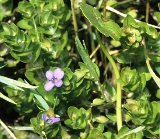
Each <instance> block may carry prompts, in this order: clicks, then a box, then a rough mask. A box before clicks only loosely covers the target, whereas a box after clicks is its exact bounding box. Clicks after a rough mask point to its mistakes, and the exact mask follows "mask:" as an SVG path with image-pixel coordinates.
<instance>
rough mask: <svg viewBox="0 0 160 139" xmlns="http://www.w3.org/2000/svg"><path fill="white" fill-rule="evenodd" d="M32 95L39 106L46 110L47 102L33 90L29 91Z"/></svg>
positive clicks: (47, 107)
mask: <svg viewBox="0 0 160 139" xmlns="http://www.w3.org/2000/svg"><path fill="white" fill-rule="evenodd" d="M30 90H31V92H32V93H33V95H34V96H35V97H36V98H37V100H38V101H39V102H40V104H41V106H42V107H43V108H44V109H45V110H48V109H49V106H48V104H47V102H46V101H45V100H44V99H43V98H42V96H41V95H40V94H39V93H38V92H37V91H36V90H34V89H30Z"/></svg>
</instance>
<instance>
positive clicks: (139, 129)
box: [118, 126, 145, 139]
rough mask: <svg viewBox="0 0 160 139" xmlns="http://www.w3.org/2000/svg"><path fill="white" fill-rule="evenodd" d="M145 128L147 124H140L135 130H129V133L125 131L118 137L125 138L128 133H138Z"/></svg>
mask: <svg viewBox="0 0 160 139" xmlns="http://www.w3.org/2000/svg"><path fill="white" fill-rule="evenodd" d="M144 128H145V126H139V127H137V128H135V129H133V130H130V131H128V132H127V133H125V134H124V135H122V136H120V137H119V138H118V139H121V138H124V137H125V136H127V135H130V134H133V133H137V132H140V131H142V130H143V129H144Z"/></svg>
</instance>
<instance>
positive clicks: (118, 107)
mask: <svg viewBox="0 0 160 139" xmlns="http://www.w3.org/2000/svg"><path fill="white" fill-rule="evenodd" d="M96 37H97V39H98V43H99V45H100V48H101V49H102V51H103V53H104V54H105V56H106V57H107V58H108V60H109V62H110V63H111V65H112V67H113V70H114V73H115V76H116V80H117V79H119V78H120V74H119V71H118V68H117V66H116V63H115V61H114V60H113V58H112V57H111V55H110V54H109V53H108V51H107V49H106V48H105V46H104V44H103V43H102V41H101V39H100V35H99V33H98V31H97V30H96ZM121 98H122V91H121V84H120V83H118V82H117V102H116V116H117V129H118V131H119V130H120V129H121V127H122V112H121V105H122V102H121Z"/></svg>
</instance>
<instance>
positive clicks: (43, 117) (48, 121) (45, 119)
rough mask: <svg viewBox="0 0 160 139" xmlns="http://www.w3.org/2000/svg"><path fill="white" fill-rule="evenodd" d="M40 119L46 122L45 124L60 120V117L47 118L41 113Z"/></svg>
mask: <svg viewBox="0 0 160 139" xmlns="http://www.w3.org/2000/svg"><path fill="white" fill-rule="evenodd" d="M42 119H43V120H44V121H45V122H46V123H47V124H53V123H56V122H59V121H60V118H49V117H48V116H47V115H46V114H42Z"/></svg>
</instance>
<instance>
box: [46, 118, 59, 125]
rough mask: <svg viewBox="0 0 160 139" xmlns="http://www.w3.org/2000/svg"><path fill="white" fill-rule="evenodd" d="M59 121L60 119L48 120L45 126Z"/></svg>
mask: <svg viewBox="0 0 160 139" xmlns="http://www.w3.org/2000/svg"><path fill="white" fill-rule="evenodd" d="M59 121H60V118H49V119H48V120H47V121H46V123H47V124H53V123H56V122H59Z"/></svg>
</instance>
